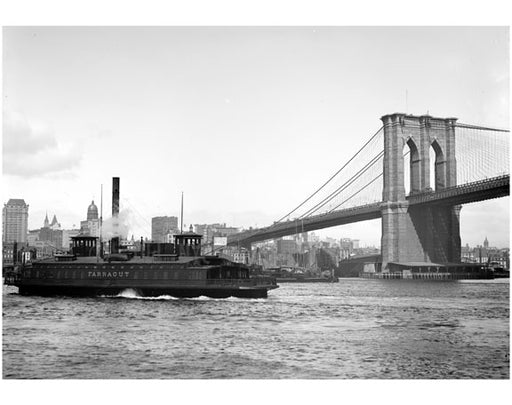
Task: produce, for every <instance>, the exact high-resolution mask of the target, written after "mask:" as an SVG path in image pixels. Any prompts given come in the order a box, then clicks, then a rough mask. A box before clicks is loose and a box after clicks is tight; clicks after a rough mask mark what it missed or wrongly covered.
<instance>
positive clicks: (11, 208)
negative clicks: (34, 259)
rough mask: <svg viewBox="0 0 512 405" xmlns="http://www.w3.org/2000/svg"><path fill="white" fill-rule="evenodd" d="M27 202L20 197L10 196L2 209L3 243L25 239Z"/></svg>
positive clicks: (22, 241)
mask: <svg viewBox="0 0 512 405" xmlns="http://www.w3.org/2000/svg"><path fill="white" fill-rule="evenodd" d="M27 230H28V204H25V200H23V199H20V198H11V199H10V200H9V201H8V202H7V204H4V209H3V211H2V240H3V242H4V243H12V242H21V243H25V242H26V241H27Z"/></svg>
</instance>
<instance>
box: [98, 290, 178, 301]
mask: <svg viewBox="0 0 512 405" xmlns="http://www.w3.org/2000/svg"><path fill="white" fill-rule="evenodd" d="M104 297H114V298H128V299H136V300H167V301H170V300H179V298H176V297H172V296H170V295H159V296H158V297H141V296H140V295H139V294H138V293H137V291H135V290H134V289H133V288H127V289H125V290H123V291H121V292H120V293H119V294H117V295H111V296H104Z"/></svg>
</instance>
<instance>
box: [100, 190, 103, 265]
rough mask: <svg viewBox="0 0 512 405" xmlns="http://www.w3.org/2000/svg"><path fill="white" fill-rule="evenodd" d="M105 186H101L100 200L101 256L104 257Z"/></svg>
mask: <svg viewBox="0 0 512 405" xmlns="http://www.w3.org/2000/svg"><path fill="white" fill-rule="evenodd" d="M102 232H103V184H102V185H101V198H100V255H101V256H103V235H102Z"/></svg>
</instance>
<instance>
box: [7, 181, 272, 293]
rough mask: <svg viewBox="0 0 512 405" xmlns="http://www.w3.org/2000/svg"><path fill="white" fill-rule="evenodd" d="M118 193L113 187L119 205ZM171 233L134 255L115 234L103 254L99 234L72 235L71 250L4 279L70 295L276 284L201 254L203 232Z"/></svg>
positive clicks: (233, 289)
mask: <svg viewBox="0 0 512 405" xmlns="http://www.w3.org/2000/svg"><path fill="white" fill-rule="evenodd" d="M115 179H117V182H119V179H118V178H115ZM114 184H115V183H114ZM118 184H119V183H117V185H118ZM118 198H119V194H118V189H117V195H114V200H115V199H117V207H118V201H119V200H118ZM114 205H116V204H114ZM174 238H175V240H174V243H173V244H166V245H167V246H166V248H167V249H166V252H165V253H163V254H158V253H156V254H152V252H150V251H149V250H148V249H146V252H144V250H143V244H142V242H141V250H140V252H137V255H136V256H135V254H134V252H122V251H121V250H120V249H119V238H113V239H112V240H111V242H110V248H111V253H110V254H108V255H101V254H98V253H99V252H100V250H101V249H100V247H101V246H99V245H98V240H99V238H97V237H94V236H76V237H73V238H71V239H72V247H71V252H70V253H69V254H61V255H55V256H54V257H52V258H49V259H42V260H37V261H33V262H25V263H21V264H20V265H19V266H16V267H15V268H14V269H13V270H11V271H8V272H7V273H6V274H5V284H7V285H13V286H16V287H18V289H19V293H20V294H21V295H68V296H100V295H117V294H119V293H121V292H122V291H124V290H126V289H132V290H135V291H136V292H137V294H138V295H140V296H152V297H155V296H161V295H171V296H174V297H199V296H207V297H213V298H227V297H240V298H266V297H267V292H268V290H271V289H274V288H278V285H277V283H276V280H275V279H274V278H270V277H266V278H261V277H260V278H254V279H253V278H250V276H249V267H248V266H246V265H243V264H240V263H234V262H232V261H230V260H227V259H224V258H220V257H217V256H201V238H202V236H201V235H198V234H195V233H193V232H185V233H182V234H181V235H175V237H174Z"/></svg>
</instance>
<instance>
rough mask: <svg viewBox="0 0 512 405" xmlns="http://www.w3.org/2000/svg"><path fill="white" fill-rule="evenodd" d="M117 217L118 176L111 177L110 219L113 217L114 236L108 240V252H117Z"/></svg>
mask: <svg viewBox="0 0 512 405" xmlns="http://www.w3.org/2000/svg"><path fill="white" fill-rule="evenodd" d="M118 217H119V177H112V219H113V224H112V225H113V227H114V229H113V233H114V236H113V237H112V239H111V241H110V253H118V252H119V233H118V231H119V230H118V226H119V224H118V222H117V218H118Z"/></svg>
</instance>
